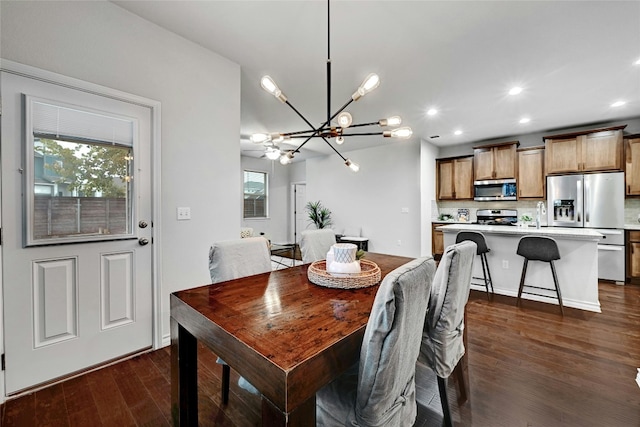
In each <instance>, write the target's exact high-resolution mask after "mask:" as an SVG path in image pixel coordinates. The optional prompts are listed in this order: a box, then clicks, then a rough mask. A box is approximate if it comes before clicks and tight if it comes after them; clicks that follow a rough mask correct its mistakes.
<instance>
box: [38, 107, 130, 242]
mask: <svg viewBox="0 0 640 427" xmlns="http://www.w3.org/2000/svg"><path fill="white" fill-rule="evenodd" d="M27 109H28V112H27V118H28V119H30V120H29V123H28V125H27V126H28V134H27V136H28V137H27V140H26V144H27V147H26V151H27V155H28V158H29V161H28V163H27V167H28V171H29V172H28V175H27V186H26V192H27V195H28V196H27V211H26V214H27V229H28V235H27V244H26V245H27V246H32V245H43V244H51V243H67V242H86V241H95V240H112V239H120V238H130V237H131V236H132V214H133V206H132V200H134V197H133V191H134V187H133V182H132V175H133V143H134V135H135V130H136V125H137V123H136V122H135V119H130V118H123V117H116V116H113V115H108V114H105V113H101V112H96V111H92V110H88V109H83V108H80V107H77V106H69V105H64V104H62V103H58V102H55V101H47V100H42V99H37V98H32V97H27Z"/></svg>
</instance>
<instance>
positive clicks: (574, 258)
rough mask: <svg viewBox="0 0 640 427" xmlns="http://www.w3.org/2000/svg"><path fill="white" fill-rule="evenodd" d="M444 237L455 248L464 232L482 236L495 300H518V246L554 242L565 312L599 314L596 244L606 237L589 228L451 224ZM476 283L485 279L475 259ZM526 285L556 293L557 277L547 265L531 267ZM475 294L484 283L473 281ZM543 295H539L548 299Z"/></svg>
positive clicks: (533, 297)
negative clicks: (535, 239)
mask: <svg viewBox="0 0 640 427" xmlns="http://www.w3.org/2000/svg"><path fill="white" fill-rule="evenodd" d="M438 230H440V231H442V232H444V246H445V247H447V246H449V245H452V244H454V243H455V240H456V234H457V233H458V232H460V231H479V232H481V233H482V234H484V236H485V239H486V241H487V246H488V247H489V249H491V251H490V252H489V253H488V254H487V261H488V263H489V268H490V270H491V278H492V279H493V289H494V292H495V293H496V294H501V295H508V296H512V297H517V296H518V287H519V286H520V275H521V273H522V265H523V263H524V258H522V257H521V256H519V255H517V254H516V249H517V247H518V242H519V240H520V238H521V237H523V236H527V235H537V236H547V237H551V238H553V239H555V240H556V242H557V243H558V248H559V250H560V256H561V259H560V260H558V261H556V262H555V265H556V270H557V273H558V281H559V283H560V290H561V292H562V301H563V304H564V306H566V307H573V308H578V309H581V310H587V311H594V312H597V313H600V301H599V300H598V240H599V239H600V238H601V237H602V234H600V233H598V232H597V231H594V230H591V229H586V228H559V227H542V228H540V229H536V228H534V227H517V226H504V225H477V224H451V225H443V226H441V227H438ZM473 277H474V278H482V277H483V276H482V265H481V263H480V260H479V259H476V261H475V263H474V267H473ZM525 284H528V285H534V286H543V287H549V288H553V277H552V276H551V269H550V268H549V264H548V263H545V262H538V261H532V262H530V263H529V267H528V269H527V276H526V279H525ZM471 288H472V289H477V290H479V291H485V287H484V282H483V281H482V279H480V280H478V279H474V280H473V282H472V286H471ZM544 292H545V291H541V292H540V293H544ZM549 295H551V296H553V297H554V298H544V297H540V296H537V295H529V294H523V295H522V298H523V299H531V300H535V301H542V302H547V303H552V304H558V300H557V299H555V292H549Z"/></svg>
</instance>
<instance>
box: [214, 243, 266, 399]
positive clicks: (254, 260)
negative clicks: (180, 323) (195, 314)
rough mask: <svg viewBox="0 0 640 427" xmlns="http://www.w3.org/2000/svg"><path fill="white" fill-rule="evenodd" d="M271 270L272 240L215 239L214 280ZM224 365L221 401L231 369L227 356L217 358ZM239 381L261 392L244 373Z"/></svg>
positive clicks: (224, 279)
mask: <svg viewBox="0 0 640 427" xmlns="http://www.w3.org/2000/svg"><path fill="white" fill-rule="evenodd" d="M268 271H271V252H270V251H269V242H268V241H267V239H265V238H264V237H247V238H244V239H242V238H241V239H237V240H227V241H221V242H216V243H214V244H213V245H212V246H211V248H209V274H210V275H211V283H219V282H224V281H227V280H233V279H238V278H240V277H246V276H253V275H254V274H260V273H266V272H268ZM217 362H218V363H219V364H221V365H222V381H221V394H222V402H223V403H225V404H226V403H227V402H228V401H229V381H230V376H231V369H230V368H229V365H227V364H226V363H225V362H224V360H222V359H220V358H218V360H217ZM238 385H239V386H240V387H242V388H244V389H245V390H248V391H250V392H251V393H258V391H257V390H256V388H255V387H254V386H253V385H251V383H249V382H248V381H247V380H245V379H244V378H243V377H240V379H239V380H238Z"/></svg>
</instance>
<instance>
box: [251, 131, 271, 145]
mask: <svg viewBox="0 0 640 427" xmlns="http://www.w3.org/2000/svg"><path fill="white" fill-rule="evenodd" d="M249 139H250V140H251V142H253V143H254V144H262V143H263V142H267V141H269V139H270V136H269V135H268V134H266V133H254V134H253V135H251V136H250V137H249Z"/></svg>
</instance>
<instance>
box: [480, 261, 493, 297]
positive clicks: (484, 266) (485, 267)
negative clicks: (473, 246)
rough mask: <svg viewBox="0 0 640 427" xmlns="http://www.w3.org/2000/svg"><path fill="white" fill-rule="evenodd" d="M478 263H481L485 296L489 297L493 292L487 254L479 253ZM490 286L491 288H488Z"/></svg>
mask: <svg viewBox="0 0 640 427" xmlns="http://www.w3.org/2000/svg"><path fill="white" fill-rule="evenodd" d="M480 263H481V264H482V276H483V279H484V287H485V288H486V289H487V298H489V300H490V299H491V295H490V294H493V280H492V279H491V271H490V270H489V262H488V261H487V254H486V253H482V254H480ZM489 288H491V290H489Z"/></svg>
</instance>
